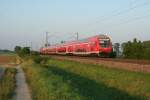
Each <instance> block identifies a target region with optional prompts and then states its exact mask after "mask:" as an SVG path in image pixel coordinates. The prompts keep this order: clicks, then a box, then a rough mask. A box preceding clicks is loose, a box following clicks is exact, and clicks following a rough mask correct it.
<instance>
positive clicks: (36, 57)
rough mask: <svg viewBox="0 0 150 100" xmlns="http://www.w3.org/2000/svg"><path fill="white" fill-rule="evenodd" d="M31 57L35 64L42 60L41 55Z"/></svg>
mask: <svg viewBox="0 0 150 100" xmlns="http://www.w3.org/2000/svg"><path fill="white" fill-rule="evenodd" d="M32 59H33V61H34V63H37V64H40V63H41V61H42V57H41V56H32Z"/></svg>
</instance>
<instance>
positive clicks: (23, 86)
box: [13, 66, 32, 100]
mask: <svg viewBox="0 0 150 100" xmlns="http://www.w3.org/2000/svg"><path fill="white" fill-rule="evenodd" d="M16 81H17V83H16V85H17V88H16V95H15V96H14V97H13V100H32V99H31V95H30V91H29V89H28V86H27V83H26V80H25V76H24V72H23V70H22V68H21V67H19V66H18V67H17V75H16Z"/></svg>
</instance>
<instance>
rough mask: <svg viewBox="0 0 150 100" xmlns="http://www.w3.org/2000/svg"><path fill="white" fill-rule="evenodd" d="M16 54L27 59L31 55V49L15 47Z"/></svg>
mask: <svg viewBox="0 0 150 100" xmlns="http://www.w3.org/2000/svg"><path fill="white" fill-rule="evenodd" d="M15 52H16V54H18V55H19V56H20V57H25V56H27V55H29V54H30V47H20V46H16V47H15Z"/></svg>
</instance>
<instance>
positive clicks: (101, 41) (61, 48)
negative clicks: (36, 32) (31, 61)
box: [40, 35, 112, 56]
mask: <svg viewBox="0 0 150 100" xmlns="http://www.w3.org/2000/svg"><path fill="white" fill-rule="evenodd" d="M111 52H112V42H111V39H110V38H109V37H108V36H107V35H97V36H93V37H90V38H86V39H82V40H78V41H71V42H65V43H62V44H59V45H53V46H48V47H42V48H41V49H40V53H41V54H64V55H98V56H100V55H106V56H107V55H109V54H110V53H111Z"/></svg>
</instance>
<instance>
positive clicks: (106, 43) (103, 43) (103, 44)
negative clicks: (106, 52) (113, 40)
mask: <svg viewBox="0 0 150 100" xmlns="http://www.w3.org/2000/svg"><path fill="white" fill-rule="evenodd" d="M99 44H100V46H101V47H103V48H106V47H108V46H109V44H110V40H108V39H106V40H100V41H99Z"/></svg>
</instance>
